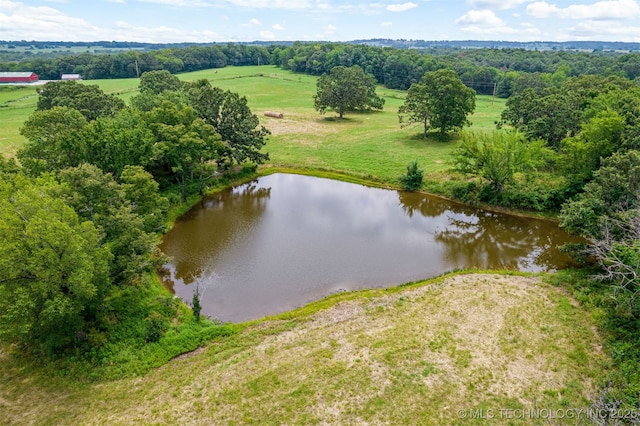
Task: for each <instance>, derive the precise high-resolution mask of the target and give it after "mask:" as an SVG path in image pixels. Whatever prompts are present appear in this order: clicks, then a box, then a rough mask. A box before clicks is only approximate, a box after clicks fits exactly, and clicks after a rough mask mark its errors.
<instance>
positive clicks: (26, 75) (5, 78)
mask: <svg viewBox="0 0 640 426" xmlns="http://www.w3.org/2000/svg"><path fill="white" fill-rule="evenodd" d="M38 80H39V79H38V74H36V73H34V72H0V83H35V82H37V81H38Z"/></svg>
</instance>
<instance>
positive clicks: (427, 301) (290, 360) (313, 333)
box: [0, 274, 605, 425]
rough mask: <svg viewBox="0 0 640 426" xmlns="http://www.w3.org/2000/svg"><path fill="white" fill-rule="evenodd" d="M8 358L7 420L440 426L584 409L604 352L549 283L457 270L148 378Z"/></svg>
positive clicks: (325, 307)
mask: <svg viewBox="0 0 640 426" xmlns="http://www.w3.org/2000/svg"><path fill="white" fill-rule="evenodd" d="M0 365H1V366H0V370H1V371H2V374H1V377H2V378H3V379H2V385H1V386H0V411H2V412H3V413H4V415H3V422H8V423H9V424H40V425H43V424H110V425H112V424H122V425H125V424H202V425H205V424H207V425H208V424H433V425H439V424H457V423H459V422H461V420H460V419H459V418H458V411H459V410H466V411H467V412H469V410H472V409H473V410H479V409H484V410H488V409H493V410H500V409H505V410H506V409H511V410H514V409H534V408H544V409H556V410H557V409H573V408H575V409H577V408H586V407H587V406H588V403H587V398H588V397H589V396H590V393H591V392H592V391H593V389H594V386H595V385H597V384H599V379H600V375H601V374H603V370H604V368H603V367H605V358H604V356H603V354H602V353H601V349H600V341H599V338H598V336H597V335H596V334H595V333H594V331H593V328H592V326H591V323H590V319H589V317H588V315H587V314H586V313H585V312H584V311H583V310H582V309H581V308H580V307H578V306H577V304H576V303H575V302H574V301H573V300H571V299H570V298H569V297H568V296H567V295H566V294H564V293H563V292H562V291H561V290H559V289H557V288H554V287H551V286H549V285H547V284H544V283H543V282H542V280H541V278H539V277H530V276H502V275H495V274H468V275H467V274H463V275H449V276H447V277H444V278H439V279H436V280H432V281H430V282H429V283H427V284H426V285H424V284H421V285H412V286H408V287H401V288H395V289H390V290H387V291H384V290H378V291H364V292H356V293H350V294H339V295H336V296H334V297H330V298H328V299H325V300H323V301H319V302H316V303H313V304H311V305H309V306H307V307H305V308H302V309H300V310H298V311H294V312H293V313H289V314H283V315H280V316H279V317H275V318H274V319H271V320H266V321H261V322H257V323H254V324H249V325H248V326H247V327H246V329H245V330H244V331H243V332H242V333H240V334H239V335H236V336H233V337H230V338H227V339H226V340H218V341H214V342H213V343H212V344H211V345H209V346H208V347H206V348H203V349H201V350H198V351H196V352H194V353H192V354H188V355H184V356H181V357H179V358H177V359H174V360H173V361H171V362H169V363H168V364H167V365H165V366H163V367H161V368H159V369H157V370H154V371H152V372H150V373H148V374H147V375H145V376H143V377H137V378H128V379H123V380H119V381H114V382H105V383H99V384H79V383H67V382H65V379H64V378H59V377H43V376H42V375H38V374H37V373H36V374H33V373H31V374H29V373H25V371H28V370H24V371H23V370H22V369H21V368H20V367H18V366H15V365H13V366H7V365H6V363H4V362H3V363H0ZM496 412H497V411H496ZM478 423H479V424H484V422H483V421H478ZM500 423H503V424H507V423H509V424H532V423H539V424H544V423H545V419H538V420H537V421H532V420H531V419H525V418H523V419H513V418H512V419H506V418H504V419H502V420H501V419H499V418H494V419H493V420H492V424H500Z"/></svg>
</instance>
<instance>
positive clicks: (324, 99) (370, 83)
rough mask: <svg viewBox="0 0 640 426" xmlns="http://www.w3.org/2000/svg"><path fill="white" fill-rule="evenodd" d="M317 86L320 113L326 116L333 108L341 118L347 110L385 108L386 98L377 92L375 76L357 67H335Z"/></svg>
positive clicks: (314, 99)
mask: <svg viewBox="0 0 640 426" xmlns="http://www.w3.org/2000/svg"><path fill="white" fill-rule="evenodd" d="M316 87H317V93H316V94H315V95H313V106H314V108H315V109H316V111H319V112H320V113H324V112H325V111H326V109H327V108H331V109H333V110H334V111H336V112H337V113H338V115H339V116H340V118H341V119H342V118H343V117H344V114H345V112H347V111H353V110H357V109H360V110H363V109H370V108H373V109H382V108H383V106H384V99H382V98H381V97H379V96H378V95H377V94H376V92H375V88H376V79H375V77H374V76H373V75H371V74H366V73H365V72H364V71H363V70H362V68H360V67H359V66H357V65H354V66H352V67H349V68H347V67H344V66H337V67H334V68H332V69H331V72H330V73H329V74H326V73H325V74H322V76H320V78H319V79H318V83H317V85H316Z"/></svg>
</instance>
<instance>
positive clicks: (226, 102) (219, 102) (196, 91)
mask: <svg viewBox="0 0 640 426" xmlns="http://www.w3.org/2000/svg"><path fill="white" fill-rule="evenodd" d="M186 90H187V94H188V98H189V104H190V105H191V106H192V107H193V109H194V110H195V112H196V114H197V115H198V116H199V117H200V118H202V119H203V120H204V121H205V122H206V123H207V124H209V125H211V126H213V128H214V129H215V131H216V132H217V133H218V134H219V135H220V137H221V138H222V142H223V143H224V146H226V147H227V148H228V149H227V150H224V149H223V148H224V147H223V146H218V147H217V154H218V155H219V157H218V160H219V165H220V166H222V165H223V163H224V162H225V161H232V162H233V161H235V162H237V163H242V162H244V161H251V162H253V163H255V164H262V163H264V162H265V161H267V160H268V159H269V154H268V153H264V152H261V150H262V148H263V147H264V145H265V144H266V141H265V138H266V137H267V136H268V135H269V134H270V132H269V130H267V129H266V128H265V127H264V126H261V125H260V121H259V120H258V117H257V116H256V115H255V114H253V113H252V112H251V109H250V108H249V106H248V104H247V98H245V97H244V96H240V95H238V94H237V93H234V92H231V91H228V90H227V91H223V90H222V89H220V88H218V87H213V86H211V83H210V82H209V81H208V80H198V81H196V82H194V83H191V84H189V85H187V87H186Z"/></svg>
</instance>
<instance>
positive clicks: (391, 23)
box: [380, 22, 393, 27]
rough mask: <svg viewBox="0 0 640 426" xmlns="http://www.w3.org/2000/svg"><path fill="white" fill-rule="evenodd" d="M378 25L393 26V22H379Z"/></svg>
mask: <svg viewBox="0 0 640 426" xmlns="http://www.w3.org/2000/svg"><path fill="white" fill-rule="evenodd" d="M380 26H381V27H392V26H393V22H381V23H380Z"/></svg>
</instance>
